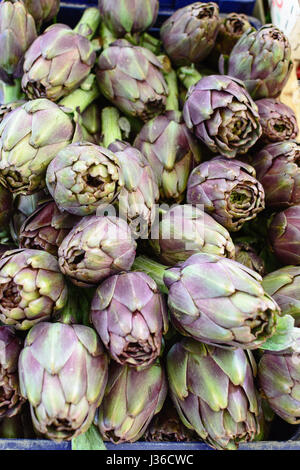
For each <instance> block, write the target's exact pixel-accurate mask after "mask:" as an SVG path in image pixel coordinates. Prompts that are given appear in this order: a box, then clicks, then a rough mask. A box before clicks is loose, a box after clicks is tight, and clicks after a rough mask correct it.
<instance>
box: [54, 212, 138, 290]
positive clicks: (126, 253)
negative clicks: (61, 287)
mask: <svg viewBox="0 0 300 470" xmlns="http://www.w3.org/2000/svg"><path fill="white" fill-rule="evenodd" d="M135 252H136V242H135V240H134V239H133V237H132V235H131V232H130V229H129V227H128V225H127V223H126V222H125V221H124V220H122V219H119V218H117V217H113V216H108V217H104V216H103V217H102V216H101V217H96V216H90V217H84V218H83V219H82V221H80V222H79V223H78V224H77V225H75V227H74V228H73V229H72V230H71V232H70V233H69V234H68V235H67V236H66V238H65V239H64V240H63V242H62V244H61V245H60V247H59V250H58V256H59V266H60V269H61V271H62V272H63V274H65V275H66V276H68V277H69V278H70V280H71V281H72V282H73V283H74V284H75V285H78V286H82V287H90V286H94V285H97V284H99V283H100V282H101V281H103V280H104V279H106V278H107V277H109V276H112V275H113V274H117V273H118V272H120V271H130V268H131V266H132V264H133V261H134V258H135Z"/></svg>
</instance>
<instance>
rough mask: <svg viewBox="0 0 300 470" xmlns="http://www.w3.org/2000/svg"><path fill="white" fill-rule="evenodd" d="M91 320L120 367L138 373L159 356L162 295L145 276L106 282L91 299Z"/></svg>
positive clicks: (162, 330)
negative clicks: (132, 369) (123, 366)
mask: <svg viewBox="0 0 300 470" xmlns="http://www.w3.org/2000/svg"><path fill="white" fill-rule="evenodd" d="M91 319H92V322H93V325H94V327H95V329H96V330H97V332H98V334H99V336H100V338H101V340H102V342H103V343H104V345H105V346H106V348H107V349H108V350H109V353H110V355H111V357H112V358H113V359H114V360H115V361H117V362H118V363H119V364H122V365H126V364H128V365H129V366H132V367H137V368H139V369H140V370H141V369H143V368H146V367H149V365H150V364H152V363H153V362H154V361H155V359H156V358H157V357H158V356H159V355H160V350H161V343H162V335H163V334H165V333H166V332H167V330H168V313H167V307H166V303H165V299H164V297H163V295H162V294H161V293H160V292H159V290H158V287H157V285H156V283H155V282H154V281H153V280H152V279H151V277H149V276H147V274H144V273H140V272H133V273H121V274H117V275H116V276H112V277H110V278H109V279H106V280H105V281H104V282H103V283H102V284H101V285H100V286H99V287H98V289H97V291H96V294H95V296H94V299H93V302H92V306H91Z"/></svg>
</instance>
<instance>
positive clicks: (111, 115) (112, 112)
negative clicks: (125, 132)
mask: <svg viewBox="0 0 300 470" xmlns="http://www.w3.org/2000/svg"><path fill="white" fill-rule="evenodd" d="M119 120H120V114H119V111H118V110H117V109H116V108H113V107H107V108H104V109H103V110H102V113H101V121H102V135H103V139H102V144H103V145H104V147H108V146H109V145H110V144H112V143H113V142H115V141H116V140H122V132H121V128H120V124H119Z"/></svg>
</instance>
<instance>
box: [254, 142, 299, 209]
mask: <svg viewBox="0 0 300 470" xmlns="http://www.w3.org/2000/svg"><path fill="white" fill-rule="evenodd" d="M247 161H249V163H250V164H251V165H252V166H253V167H254V169H255V171H256V177H257V179H258V180H259V181H260V183H261V184H262V185H263V188H264V191H265V201H266V207H267V208H271V209H284V208H286V207H289V206H293V205H294V204H297V203H299V202H300V168H299V163H300V144H298V143H297V142H293V141H285V142H275V143H272V144H269V145H266V146H265V147H263V148H262V149H261V150H260V151H259V152H258V153H256V154H253V155H251V156H249V157H248V158H247Z"/></svg>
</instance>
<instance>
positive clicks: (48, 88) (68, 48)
mask: <svg viewBox="0 0 300 470" xmlns="http://www.w3.org/2000/svg"><path fill="white" fill-rule="evenodd" d="M95 60H96V53H95V51H94V48H93V45H92V43H91V42H90V41H89V40H88V39H87V38H86V37H84V36H82V35H81V34H77V33H76V32H75V31H73V30H72V29H71V28H69V26H66V25H63V24H55V25H53V26H50V27H49V28H47V29H46V31H45V32H44V33H43V34H42V35H41V36H39V37H38V38H37V39H36V40H35V41H34V43H33V44H32V45H31V47H30V48H29V49H28V51H27V52H26V54H25V61H24V75H23V78H22V88H23V90H24V92H25V93H26V95H27V96H28V98H29V99H35V98H48V99H50V100H52V101H57V100H59V99H60V98H61V97H63V96H66V95H68V94H69V93H70V92H71V91H72V90H74V89H75V88H77V87H78V86H79V85H80V84H81V83H82V82H83V81H84V80H85V78H86V77H87V76H88V75H89V73H90V71H91V69H92V67H93V65H94V63H95Z"/></svg>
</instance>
